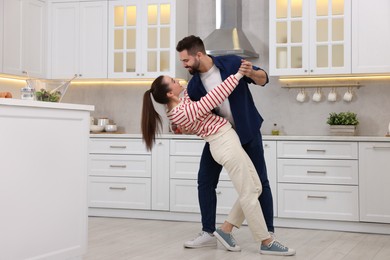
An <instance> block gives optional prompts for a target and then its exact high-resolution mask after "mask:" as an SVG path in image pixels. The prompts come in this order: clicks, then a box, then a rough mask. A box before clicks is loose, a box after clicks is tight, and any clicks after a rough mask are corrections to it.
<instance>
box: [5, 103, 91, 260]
mask: <svg viewBox="0 0 390 260" xmlns="http://www.w3.org/2000/svg"><path fill="white" fill-rule="evenodd" d="M93 110H94V107H93V106H87V105H76V104H64V103H50V102H39V101H28V100H18V99H0V137H1V145H0V158H1V168H0V175H1V184H0V207H1V212H2V213H1V217H0V219H1V222H0V230H1V232H0V244H1V250H0V259H13V260H18V259H82V255H83V254H84V253H85V251H86V246H87V223H88V218H87V171H88V139H89V119H90V111H93Z"/></svg>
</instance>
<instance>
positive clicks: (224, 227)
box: [221, 221, 234, 233]
mask: <svg viewBox="0 0 390 260" xmlns="http://www.w3.org/2000/svg"><path fill="white" fill-rule="evenodd" d="M233 227H234V226H233V225H232V224H230V223H229V222H227V221H225V222H224V223H223V224H222V225H221V230H222V231H223V232H224V233H231V232H232V230H233Z"/></svg>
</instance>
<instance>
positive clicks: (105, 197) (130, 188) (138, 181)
mask: <svg viewBox="0 0 390 260" xmlns="http://www.w3.org/2000/svg"><path fill="white" fill-rule="evenodd" d="M88 185H89V186H88V206H89V207H95V208H120V209H151V181H150V178H115V177H91V176H90V177H89V183H88Z"/></svg>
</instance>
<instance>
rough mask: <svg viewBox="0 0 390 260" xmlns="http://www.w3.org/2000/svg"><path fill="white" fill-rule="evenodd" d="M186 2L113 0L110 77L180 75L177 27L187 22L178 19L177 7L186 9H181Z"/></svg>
mask: <svg viewBox="0 0 390 260" xmlns="http://www.w3.org/2000/svg"><path fill="white" fill-rule="evenodd" d="M184 3H186V1H172V0H153V1H151V0H146V1H139V0H116V1H110V2H109V47H108V49H109V54H108V59H109V61H108V76H109V77H110V78H129V77H132V78H153V77H156V76H158V75H161V74H168V75H171V76H177V75H176V73H175V72H176V71H175V70H176V63H177V62H176V59H177V56H176V50H175V47H176V40H180V39H177V27H178V26H182V25H181V23H182V22H183V21H179V20H176V19H177V17H178V16H177V15H176V13H177V12H176V10H177V11H178V12H180V10H179V9H176V7H178V8H179V7H180V9H183V8H186V7H187V6H184V7H183V8H181V5H183V4H184ZM183 10H186V9H183ZM185 22H186V23H187V21H185ZM185 26H187V25H185ZM178 31H180V30H178Z"/></svg>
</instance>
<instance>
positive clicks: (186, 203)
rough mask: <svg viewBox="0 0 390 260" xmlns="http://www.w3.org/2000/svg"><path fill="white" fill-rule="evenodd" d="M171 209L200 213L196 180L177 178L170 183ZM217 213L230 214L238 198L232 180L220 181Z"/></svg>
mask: <svg viewBox="0 0 390 260" xmlns="http://www.w3.org/2000/svg"><path fill="white" fill-rule="evenodd" d="M170 186H171V188H170V190H171V191H170V210H171V211H176V212H193V213H199V212H200V209H199V202H198V184H197V181H196V180H175V179H171V183H170ZM216 193H217V214H229V212H230V209H231V208H232V207H233V204H234V202H235V201H236V199H237V197H238V196H237V193H236V191H235V189H234V187H233V184H232V183H231V182H230V181H220V182H219V183H218V187H217V189H216Z"/></svg>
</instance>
